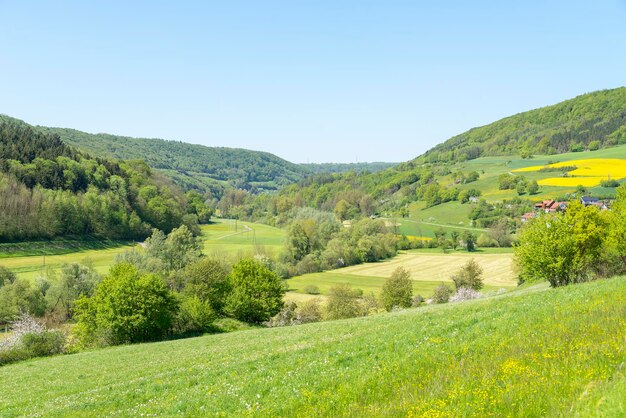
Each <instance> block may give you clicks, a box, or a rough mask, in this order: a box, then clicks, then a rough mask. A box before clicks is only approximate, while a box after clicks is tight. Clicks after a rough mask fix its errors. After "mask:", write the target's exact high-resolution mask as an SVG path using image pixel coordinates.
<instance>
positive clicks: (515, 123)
mask: <svg viewBox="0 0 626 418" xmlns="http://www.w3.org/2000/svg"><path fill="white" fill-rule="evenodd" d="M624 143H626V87H620V88H616V89H612V90H602V91H597V92H593V93H588V94H583V95H581V96H578V97H575V98H573V99H570V100H565V101H563V102H561V103H558V104H555V105H552V106H546V107H542V108H540V109H535V110H530V111H528V112H523V113H519V114H517V115H513V116H509V117H507V118H504V119H501V120H499V121H497V122H494V123H491V124H489V125H486V126H481V127H477V128H473V129H470V130H469V131H467V132H464V133H462V134H460V135H457V136H454V137H452V138H450V139H448V140H447V141H445V142H443V143H441V144H439V145H437V146H435V147H434V148H432V149H431V150H429V151H428V152H426V153H425V154H424V155H422V156H421V157H419V158H418V159H417V161H422V162H437V161H464V160H471V159H474V158H478V157H485V156H502V155H533V154H560V153H564V152H570V151H582V150H584V149H592V150H593V149H598V148H606V147H611V146H614V145H618V144H624Z"/></svg>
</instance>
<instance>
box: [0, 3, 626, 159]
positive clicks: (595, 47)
mask: <svg viewBox="0 0 626 418" xmlns="http://www.w3.org/2000/svg"><path fill="white" fill-rule="evenodd" d="M509 3H511V2H502V1H489V2H486V1H484V2H481V1H474V2H468V1H429V2H421V1H395V0H389V1H367V0H359V1H347V0H346V1H340V0H333V1H322V0H311V1H297V0H292V1H269V0H268V1H254V0H249V1H236V0H229V1H219V2H218V1H201V2H200V1H198V2H182V1H180V2H179V1H177V2H173V1H172V2H165V1H133V2H128V1H124V2H122V1H119V2H117V1H106V2H105V1H89V2H87V1H47V2H44V1H40V2H38V1H29V2H24V1H3V0H0V17H1V18H2V20H1V21H2V39H3V41H2V53H0V113H4V114H8V115H10V116H14V117H17V118H20V119H23V120H25V121H27V122H29V123H32V124H40V125H48V126H62V127H71V128H76V129H80V130H84V131H87V132H107V133H114V134H123V135H130V136H142V137H159V138H164V139H174V140H181V141H185V142H192V143H200V144H205V145H209V146H230V147H242V148H249V149H255V150H263V151H269V152H272V153H275V154H277V155H279V156H281V157H283V158H286V159H288V160H291V161H294V162H307V161H310V162H330V161H334V162H354V161H357V160H358V161H405V160H408V159H411V158H413V157H416V156H417V155H419V154H421V153H422V152H424V151H426V150H427V149H429V148H430V147H432V146H433V145H435V144H437V143H439V142H442V141H444V140H446V139H447V138H449V137H451V136H453V135H455V134H458V133H461V132H463V131H465V130H467V129H469V128H471V127H474V126H479V125H484V124H487V123H489V122H492V121H495V120H497V119H499V118H502V117H505V116H508V115H510V114H514V113H518V112H521V111H525V110H529V109H532V108H536V107H541V106H544V105H548V104H553V103H556V102H559V101H561V100H564V99H567V98H570V97H573V96H576V95H578V94H582V93H585V92H590V91H594V90H599V89H604V88H614V87H619V86H624V85H626V81H625V77H626V50H625V48H626V47H625V45H626V29H625V28H626V24H625V22H626V1H624V0H621V1H618V0H612V1H603V0H596V1H593V2H590V1H549V2H546V1H524V2H515V4H509Z"/></svg>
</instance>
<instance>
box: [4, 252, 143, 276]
mask: <svg viewBox="0 0 626 418" xmlns="http://www.w3.org/2000/svg"><path fill="white" fill-rule="evenodd" d="M133 248H135V247H133V246H132V245H124V246H119V247H115V248H108V249H103V250H83V251H77V252H73V253H69V254H59V255H46V256H43V255H41V256H27V257H10V258H1V259H0V265H1V266H4V267H7V268H9V269H11V270H12V271H13V272H14V273H16V274H17V276H18V277H22V278H26V279H34V278H36V277H39V276H49V275H51V274H55V273H56V272H58V271H59V270H60V268H61V266H62V265H63V264H67V263H83V264H90V265H92V266H93V268H94V269H95V270H96V271H98V272H99V273H106V272H107V271H109V267H110V266H111V263H113V259H114V258H115V256H116V255H117V254H120V253H123V252H125V251H131V250H133ZM137 250H138V251H139V249H137ZM44 263H45V264H44Z"/></svg>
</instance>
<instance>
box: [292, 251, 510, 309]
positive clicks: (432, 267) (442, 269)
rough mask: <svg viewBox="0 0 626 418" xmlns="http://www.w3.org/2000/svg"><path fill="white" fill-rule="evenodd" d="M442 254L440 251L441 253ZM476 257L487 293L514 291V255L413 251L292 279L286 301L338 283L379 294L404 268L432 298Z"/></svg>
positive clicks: (419, 291) (417, 287)
mask: <svg viewBox="0 0 626 418" xmlns="http://www.w3.org/2000/svg"><path fill="white" fill-rule="evenodd" d="M439 251H440V250H439ZM471 258H474V259H475V260H476V261H477V262H478V264H480V266H481V267H482V268H483V270H484V275H483V277H484V283H485V290H486V291H489V290H496V289H500V288H506V289H513V288H515V287H516V285H517V277H516V275H515V272H514V269H513V254H511V253H501V254H480V253H472V254H469V253H462V252H454V253H451V254H441V253H431V252H421V251H417V252H416V251H414V252H408V253H404V254H399V255H398V256H396V257H394V258H392V259H390V260H386V261H380V262H377V263H365V264H360V265H356V266H350V267H345V268H342V269H338V270H331V271H327V272H323V273H312V274H305V275H303V276H298V277H294V278H292V279H289V280H288V281H287V282H288V284H289V289H290V292H289V293H288V294H287V300H296V301H297V300H298V299H299V300H303V299H307V298H310V297H314V296H311V295H306V294H305V287H306V286H307V285H315V286H317V287H318V288H319V289H320V291H321V294H322V295H324V294H325V293H327V292H328V290H329V289H330V288H331V287H333V286H335V285H337V284H347V285H350V286H352V287H354V288H357V289H361V290H363V292H364V293H370V292H373V293H374V294H376V295H377V294H378V293H379V292H380V289H381V287H382V285H383V283H384V282H385V279H386V278H387V277H389V276H391V273H392V272H393V271H394V270H395V269H396V268H398V267H400V266H402V267H404V268H405V269H407V270H408V271H409V272H410V274H411V279H412V280H413V291H414V293H415V294H420V295H422V296H424V297H429V296H430V295H431V294H432V292H433V290H434V289H435V287H437V286H438V285H439V284H440V283H441V282H445V283H452V280H451V279H450V277H451V276H452V274H453V273H455V272H456V271H457V270H458V269H459V268H461V266H462V265H463V264H465V263H466V262H467V261H468V260H469V259H471Z"/></svg>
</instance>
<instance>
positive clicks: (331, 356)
mask: <svg viewBox="0 0 626 418" xmlns="http://www.w3.org/2000/svg"><path fill="white" fill-rule="evenodd" d="M624 300H626V278H623V277H620V278H614V279H611V280H604V281H597V282H593V283H587V284H581V285H575V286H569V287H566V288H559V289H547V290H537V289H526V290H518V291H515V292H512V293H509V294H508V296H505V297H494V298H489V299H484V300H477V301H470V302H464V303H459V304H448V305H437V306H427V307H421V308H416V309H409V310H405V311H399V312H394V313H391V314H383V315H376V316H371V317H365V318H358V319H352V320H344V321H335V322H326V323H317V324H310V325H302V326H296V327H288V328H272V329H259V330H250V331H241V332H233V333H228V334H222V335H213V336H205V337H199V338H192V339H186V340H178V341H169V342H161V343H154V344H141V345H133V346H125V347H117V348H107V349H103V350H97V351H92V352H84V353H79V354H74V355H66V356H58V357H52V358H45V359H35V360H31V361H27V362H23V363H18V364H13V365H9V366H5V367H2V368H0V393H2V396H1V397H0V410H1V411H3V412H2V415H3V416H18V415H32V416H41V415H45V416H94V415H100V416H101V415H108V416H113V415H118V416H119V415H121V416H139V415H144V414H146V415H148V414H156V415H161V416H163V415H184V416H200V415H202V416H214V415H229V416H247V415H252V416H359V417H360V416H407V415H408V416H440V417H443V416H446V417H448V416H449V417H454V416H481V417H482V416H570V417H571V416H574V417H575V416H584V417H588V416H610V417H615V416H624V415H625V414H626V399H625V398H624V393H626V392H625V391H626V377H625V370H624V364H626V339H625V338H624V337H625V335H626V320H625V318H626V304H624Z"/></svg>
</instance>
